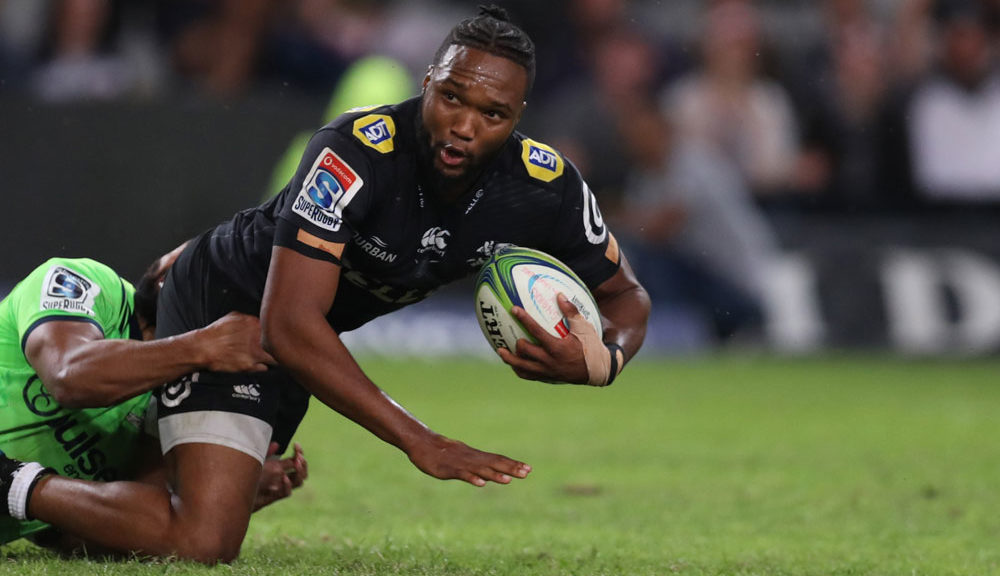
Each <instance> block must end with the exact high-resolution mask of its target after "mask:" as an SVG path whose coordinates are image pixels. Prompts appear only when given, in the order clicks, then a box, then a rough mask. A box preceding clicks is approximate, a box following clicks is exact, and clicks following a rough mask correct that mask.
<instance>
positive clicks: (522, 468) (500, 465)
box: [492, 456, 531, 478]
mask: <svg viewBox="0 0 1000 576" xmlns="http://www.w3.org/2000/svg"><path fill="white" fill-rule="evenodd" d="M492 466H493V469H494V470H496V471H497V472H498V473H500V474H503V475H505V476H512V477H514V478H526V477H527V476H528V474H529V473H530V472H531V466H528V465H527V464H525V463H524V462H518V461H517V460H512V459H510V458H507V457H506V456H499V457H498V458H497V461H496V462H494V463H493V465H492Z"/></svg>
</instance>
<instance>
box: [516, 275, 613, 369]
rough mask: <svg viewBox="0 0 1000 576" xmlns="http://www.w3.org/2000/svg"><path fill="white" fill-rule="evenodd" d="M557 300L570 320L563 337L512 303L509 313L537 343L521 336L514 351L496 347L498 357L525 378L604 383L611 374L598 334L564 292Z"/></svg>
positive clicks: (609, 360)
mask: <svg viewBox="0 0 1000 576" xmlns="http://www.w3.org/2000/svg"><path fill="white" fill-rule="evenodd" d="M556 300H557V302H558V304H559V309H560V310H561V311H562V313H563V315H564V316H565V317H566V321H567V323H568V324H569V334H567V335H566V336H565V337H563V338H560V337H558V336H553V335H551V334H549V333H548V332H547V331H546V330H545V329H544V328H542V327H541V325H539V324H538V322H536V321H535V320H534V318H532V317H531V316H530V315H529V314H528V313H527V312H525V311H524V309H522V308H520V307H517V306H515V307H513V308H512V309H511V313H513V314H514V317H515V318H517V320H518V321H519V322H520V323H521V325H522V326H524V328H525V330H527V331H528V333H529V334H531V335H532V336H533V337H534V338H535V339H536V340H538V344H533V343H531V342H529V341H527V340H525V339H520V340H518V341H517V346H516V347H517V350H516V354H515V353H512V352H511V351H509V350H505V349H502V348H501V349H499V350H498V351H497V352H498V353H499V354H500V358H501V359H502V360H503V361H504V362H506V363H507V364H508V365H509V366H510V367H511V368H513V369H514V373H515V374H517V375H518V376H520V377H521V378H524V379H526V380H540V381H542V382H551V383H562V382H565V383H571V384H590V385H591V386H604V385H605V384H607V382H608V375H609V374H610V367H611V354H610V352H609V351H608V349H607V347H606V346H605V345H604V343H603V342H602V341H601V335H600V334H598V333H597V331H596V330H594V327H593V325H591V324H590V322H587V321H586V320H585V319H584V318H583V316H582V315H581V314H580V311H579V310H577V308H576V306H575V305H574V304H573V303H572V302H570V301H569V299H568V298H566V296H565V295H563V294H559V295H558V296H557V297H556Z"/></svg>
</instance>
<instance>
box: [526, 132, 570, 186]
mask: <svg viewBox="0 0 1000 576" xmlns="http://www.w3.org/2000/svg"><path fill="white" fill-rule="evenodd" d="M521 160H522V161H523V162H524V167H525V168H527V170H528V174H531V176H532V177H534V178H537V179H539V180H541V181H542V182H551V181H553V180H555V179H556V178H558V177H560V176H562V173H563V169H564V165H563V159H562V157H561V156H559V153H558V152H556V151H555V149H554V148H552V147H551V146H549V145H547V144H542V143H541V142H535V141H534V140H532V139H530V138H525V139H524V140H523V141H522V142H521Z"/></svg>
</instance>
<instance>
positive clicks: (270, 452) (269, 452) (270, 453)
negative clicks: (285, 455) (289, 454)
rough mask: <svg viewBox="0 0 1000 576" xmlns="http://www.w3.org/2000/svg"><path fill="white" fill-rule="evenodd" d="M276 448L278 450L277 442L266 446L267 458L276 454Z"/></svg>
mask: <svg viewBox="0 0 1000 576" xmlns="http://www.w3.org/2000/svg"><path fill="white" fill-rule="evenodd" d="M278 448H279V446H278V443H277V442H271V443H270V444H268V446H267V456H266V457H267V458H270V457H272V456H274V455H276V454H277V453H278Z"/></svg>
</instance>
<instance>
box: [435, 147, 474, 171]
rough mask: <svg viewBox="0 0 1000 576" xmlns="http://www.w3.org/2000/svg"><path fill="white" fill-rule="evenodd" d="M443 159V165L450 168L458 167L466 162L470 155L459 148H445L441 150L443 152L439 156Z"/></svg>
mask: <svg viewBox="0 0 1000 576" xmlns="http://www.w3.org/2000/svg"><path fill="white" fill-rule="evenodd" d="M438 156H439V157H440V158H441V163H442V164H444V165H445V166H448V167H457V166H460V165H461V164H462V163H464V162H465V160H466V158H468V155H467V154H466V153H465V152H462V151H461V150H459V149H458V148H454V147H452V146H445V147H443V148H441V152H440V153H439V155H438Z"/></svg>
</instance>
